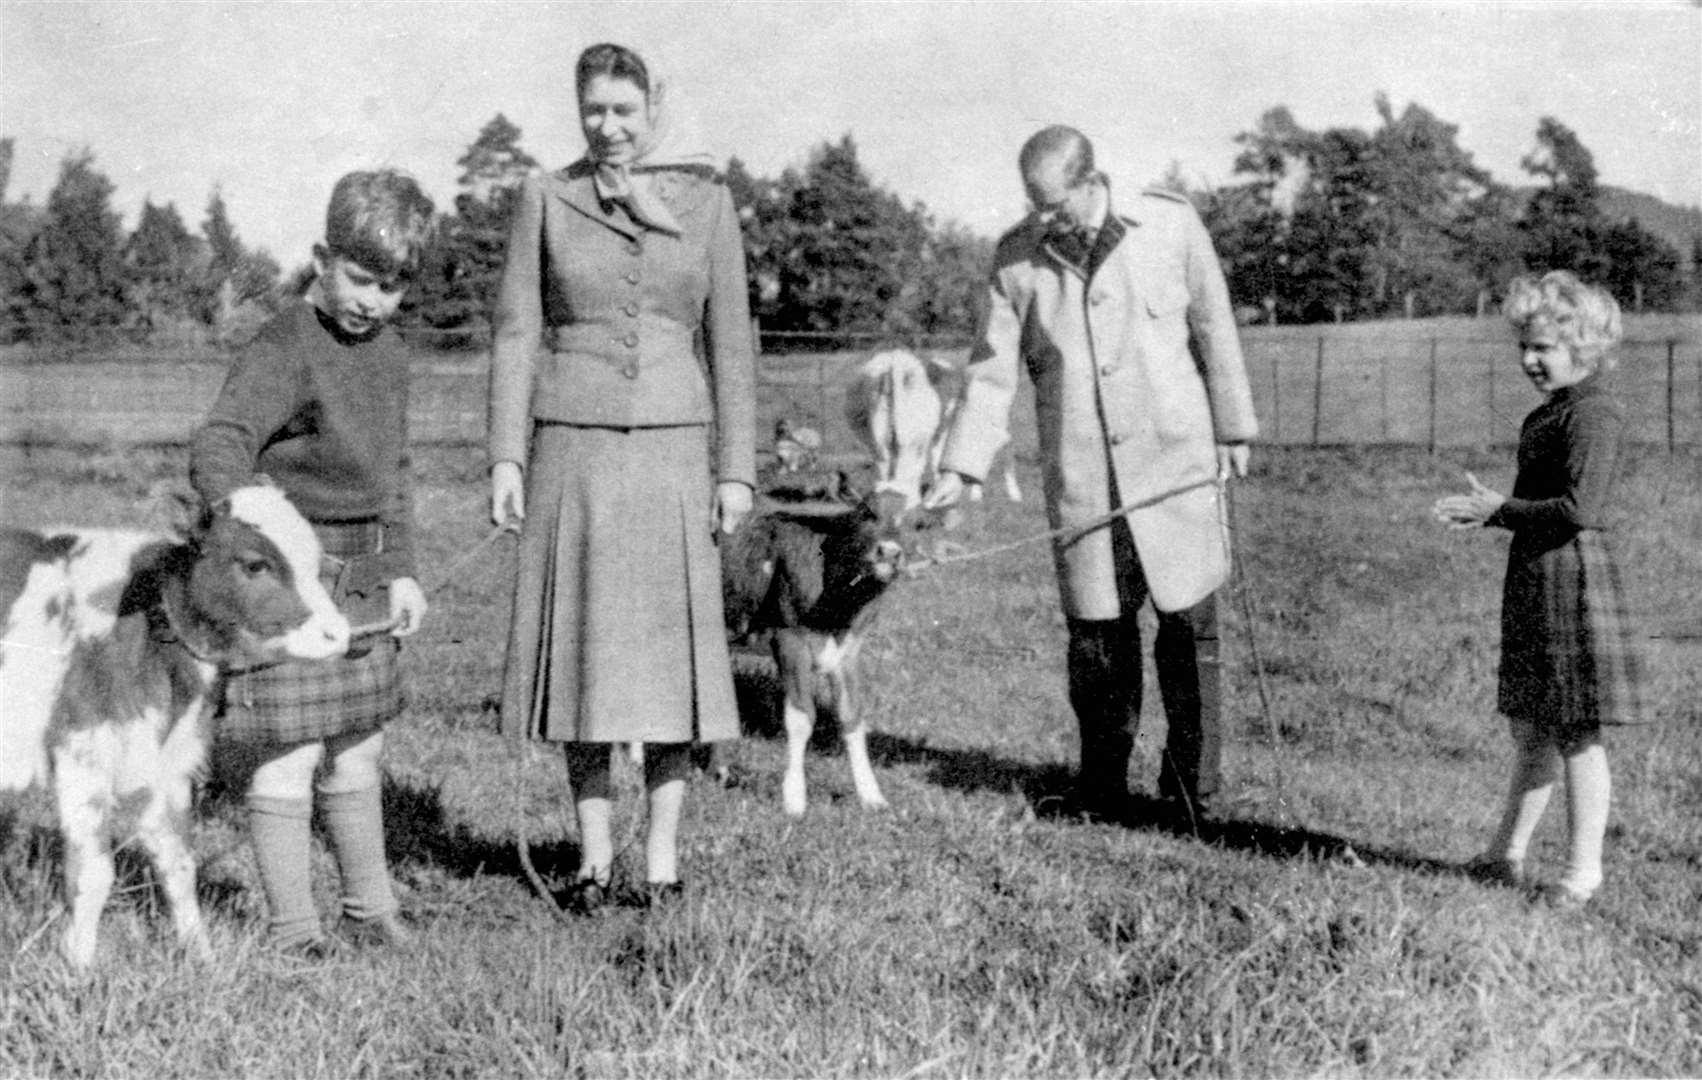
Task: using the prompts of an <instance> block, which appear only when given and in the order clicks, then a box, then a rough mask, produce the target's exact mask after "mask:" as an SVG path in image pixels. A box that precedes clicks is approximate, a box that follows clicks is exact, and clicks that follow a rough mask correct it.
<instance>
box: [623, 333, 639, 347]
mask: <svg viewBox="0 0 1702 1080" xmlns="http://www.w3.org/2000/svg"><path fill="white" fill-rule="evenodd" d="M621 342H622V344H624V345H625V346H626V347H627V348H629V349H631V348H635V347H637V345H638V335H637V334H628V335H627V336H626V337H624V338H622V339H621Z"/></svg>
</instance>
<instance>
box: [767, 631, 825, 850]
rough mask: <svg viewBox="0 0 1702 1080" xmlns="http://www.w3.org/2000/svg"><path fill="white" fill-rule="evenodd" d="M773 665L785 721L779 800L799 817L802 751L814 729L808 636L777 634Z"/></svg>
mask: <svg viewBox="0 0 1702 1080" xmlns="http://www.w3.org/2000/svg"><path fill="white" fill-rule="evenodd" d="M774 663H775V667H776V668H778V670H779V674H780V686H781V700H782V701H783V703H784V704H783V706H782V708H783V711H784V715H785V721H786V773H785V775H784V776H783V777H782V779H781V781H780V798H781V803H782V805H783V806H784V807H785V810H786V812H787V813H788V814H791V815H792V816H793V817H798V816H800V815H802V814H803V812H804V808H805V806H806V805H807V804H808V802H809V797H808V795H807V794H806V792H805V788H804V751H805V749H806V748H807V747H808V746H809V745H810V734H811V733H812V732H813V731H815V726H816V702H815V658H814V657H813V656H811V655H810V642H809V637H808V635H806V634H805V633H804V632H802V631H796V630H781V631H777V632H776V633H775V635H774Z"/></svg>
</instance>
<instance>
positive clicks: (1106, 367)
mask: <svg viewBox="0 0 1702 1080" xmlns="http://www.w3.org/2000/svg"><path fill="white" fill-rule="evenodd" d="M1116 370H1117V365H1116V364H1101V365H1099V373H1100V374H1101V375H1109V374H1111V373H1112V372H1114V371H1116Z"/></svg>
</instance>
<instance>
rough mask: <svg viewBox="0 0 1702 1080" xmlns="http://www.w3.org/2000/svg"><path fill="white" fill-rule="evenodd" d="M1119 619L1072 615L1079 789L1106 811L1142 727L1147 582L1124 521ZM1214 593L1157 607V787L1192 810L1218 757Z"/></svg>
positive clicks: (1214, 784)
mask: <svg viewBox="0 0 1702 1080" xmlns="http://www.w3.org/2000/svg"><path fill="white" fill-rule="evenodd" d="M1112 550H1113V553H1114V556H1115V558H1116V564H1117V593H1118V600H1119V602H1120V604H1121V606H1122V616H1121V617H1120V618H1116V619H1071V620H1069V631H1070V644H1069V658H1068V667H1069V681H1070V705H1071V707H1072V708H1073V709H1074V710H1075V714H1076V722H1077V724H1078V725H1079V726H1080V728H1081V773H1080V781H1079V793H1080V795H1081V797H1082V799H1083V801H1084V803H1086V804H1087V805H1088V806H1089V807H1090V808H1092V807H1097V808H1100V809H1111V808H1113V807H1114V806H1115V805H1116V804H1117V803H1118V802H1120V801H1121V800H1122V799H1124V798H1125V797H1126V796H1127V794H1128V770H1129V756H1130V753H1131V751H1132V750H1133V749H1134V743H1135V734H1136V732H1137V731H1138V730H1139V728H1140V714H1141V691H1142V664H1141V637H1140V629H1139V626H1138V624H1137V622H1136V619H1135V614H1136V612H1137V611H1138V610H1139V609H1140V606H1141V604H1142V603H1143V602H1144V601H1145V600H1146V598H1147V586H1146V579H1145V577H1144V576H1143V575H1142V573H1141V567H1140V559H1139V558H1138V557H1137V556H1136V554H1135V547H1134V539H1133V538H1132V537H1131V536H1130V535H1129V530H1128V526H1127V525H1126V524H1124V523H1123V522H1121V521H1119V522H1117V523H1116V525H1114V526H1113V527H1112ZM1217 634H1218V631H1217V595H1216V594H1215V593H1214V594H1213V595H1211V596H1208V597H1206V598H1205V599H1204V600H1202V601H1201V602H1200V603H1198V604H1196V605H1195V606H1194V607H1191V608H1188V609H1187V610H1185V611H1178V612H1171V613H1168V614H1165V613H1160V614H1159V616H1158V635H1157V638H1156V639H1155V640H1154V642H1153V666H1154V668H1155V669H1156V670H1157V673H1158V689H1159V695H1160V696H1161V697H1162V699H1163V701H1164V716H1165V721H1166V726H1167V728H1168V734H1167V736H1166V739H1165V748H1164V764H1163V767H1162V769H1161V770H1160V773H1159V780H1158V790H1159V794H1160V795H1161V796H1162V797H1164V798H1167V799H1176V800H1179V801H1182V802H1184V803H1186V804H1188V805H1189V806H1190V807H1199V806H1201V805H1203V804H1204V803H1205V802H1209V800H1210V799H1211V797H1212V795H1214V794H1215V793H1216V792H1217V789H1218V785H1219V782H1220V771H1221V763H1222V752H1223V746H1222V731H1221V726H1222V725H1221V723H1220V718H1221V704H1220V698H1221V686H1222V669H1221V666H1220V664H1219V659H1218V636H1217Z"/></svg>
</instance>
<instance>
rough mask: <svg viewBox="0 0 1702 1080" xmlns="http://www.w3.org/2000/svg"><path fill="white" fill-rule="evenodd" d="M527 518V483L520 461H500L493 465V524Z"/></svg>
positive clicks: (503, 523)
mask: <svg viewBox="0 0 1702 1080" xmlns="http://www.w3.org/2000/svg"><path fill="white" fill-rule="evenodd" d="M524 520H526V485H525V483H524V481H523V480H522V479H521V475H520V463H519V462H516V461H499V462H497V463H496V464H495V465H492V466H491V524H492V525H506V524H508V523H509V522H510V521H524Z"/></svg>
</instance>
